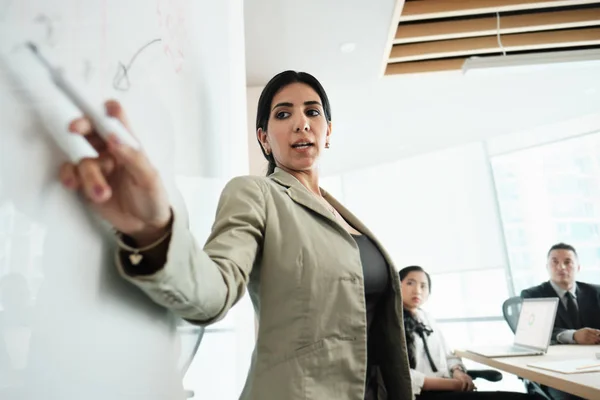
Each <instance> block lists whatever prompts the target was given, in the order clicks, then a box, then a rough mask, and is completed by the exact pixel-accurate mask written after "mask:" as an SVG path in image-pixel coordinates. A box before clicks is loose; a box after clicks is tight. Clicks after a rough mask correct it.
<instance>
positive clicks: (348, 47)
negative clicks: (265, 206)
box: [340, 42, 356, 53]
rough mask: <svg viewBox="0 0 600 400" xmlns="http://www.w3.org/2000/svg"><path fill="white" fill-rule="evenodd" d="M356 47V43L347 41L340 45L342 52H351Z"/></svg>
mask: <svg viewBox="0 0 600 400" xmlns="http://www.w3.org/2000/svg"><path fill="white" fill-rule="evenodd" d="M355 49H356V43H352V42H348V43H344V44H343V45H341V46H340V51H341V52H342V53H352V52H353V51H354V50H355Z"/></svg>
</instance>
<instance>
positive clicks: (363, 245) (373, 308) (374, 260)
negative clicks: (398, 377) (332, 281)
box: [352, 235, 390, 400]
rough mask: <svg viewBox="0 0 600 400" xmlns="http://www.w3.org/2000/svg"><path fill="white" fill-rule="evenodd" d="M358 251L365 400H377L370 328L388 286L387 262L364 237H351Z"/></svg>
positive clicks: (373, 244)
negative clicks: (364, 327)
mask: <svg viewBox="0 0 600 400" xmlns="http://www.w3.org/2000/svg"><path fill="white" fill-rule="evenodd" d="M352 237H353V238H354V240H355V241H356V244H357V245H358V249H359V251H360V261H361V263H362V270H363V277H364V284H365V303H366V306H367V380H366V384H365V386H366V387H365V400H371V399H377V377H376V375H375V371H374V370H373V368H371V367H372V366H374V365H375V363H374V360H373V356H372V354H373V351H371V350H372V349H373V345H374V343H372V342H371V337H372V335H371V334H370V332H371V327H372V325H373V321H374V320H375V318H376V316H377V309H378V307H379V305H380V304H381V300H382V299H383V297H384V295H385V292H386V290H387V288H388V286H389V280H390V277H389V270H388V265H387V262H386V261H385V258H384V257H383V254H381V251H379V249H378V248H377V246H376V245H375V243H373V242H372V241H371V240H370V239H369V238H368V237H367V236H365V235H352Z"/></svg>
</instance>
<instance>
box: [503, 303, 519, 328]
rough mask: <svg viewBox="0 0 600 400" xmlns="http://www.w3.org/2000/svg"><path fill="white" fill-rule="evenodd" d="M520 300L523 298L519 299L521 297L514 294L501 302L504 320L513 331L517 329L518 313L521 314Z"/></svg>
mask: <svg viewBox="0 0 600 400" xmlns="http://www.w3.org/2000/svg"><path fill="white" fill-rule="evenodd" d="M522 302H523V299H521V297H519V296H515V297H510V298H508V299H506V300H505V301H504V303H503V304H502V314H503V315H504V320H505V321H506V323H507V324H508V326H509V327H510V329H511V330H512V331H513V333H515V332H516V331H517V324H518V322H519V315H520V314H521V303H522Z"/></svg>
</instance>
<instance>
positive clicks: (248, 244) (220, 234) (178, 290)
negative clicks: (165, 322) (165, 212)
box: [117, 176, 266, 324]
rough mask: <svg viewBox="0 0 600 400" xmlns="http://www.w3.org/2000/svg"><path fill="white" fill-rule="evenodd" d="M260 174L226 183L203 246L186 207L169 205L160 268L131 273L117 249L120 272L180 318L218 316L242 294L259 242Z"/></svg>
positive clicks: (261, 232) (262, 220)
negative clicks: (170, 220) (167, 234)
mask: <svg viewBox="0 0 600 400" xmlns="http://www.w3.org/2000/svg"><path fill="white" fill-rule="evenodd" d="M259 179H260V178H258V177H251V176H246V177H238V178H234V179H232V180H231V181H230V182H229V183H228V184H227V185H226V186H225V188H224V189H223V191H222V193H221V197H220V200H219V204H218V207H217V213H216V218H215V222H214V224H213V227H212V231H211V233H210V235H209V237H208V239H207V242H206V244H205V246H204V248H203V249H202V248H200V246H199V245H198V244H197V242H196V241H195V239H194V237H193V236H192V233H191V232H190V230H189V228H188V221H187V215H186V212H185V207H174V209H173V228H172V229H173V230H172V234H171V238H170V242H169V249H168V252H167V259H166V263H165V265H164V266H163V267H162V269H160V270H158V271H157V272H155V273H154V274H151V275H131V274H128V273H127V272H125V269H124V268H123V263H124V262H127V257H121V256H120V255H119V254H117V268H118V270H119V272H120V274H121V275H122V276H123V277H124V278H125V279H126V280H127V281H129V282H131V283H132V284H134V285H135V286H137V287H138V288H140V289H141V290H142V291H144V292H145V293H146V294H147V295H148V296H149V297H150V298H151V299H152V300H153V301H155V302H156V303H158V304H160V305H162V306H164V307H166V308H168V309H170V310H172V311H173V312H174V313H176V314H177V315H179V316H181V317H182V318H185V319H187V320H190V321H192V322H195V323H199V324H209V323H212V322H215V321H218V320H220V319H222V318H223V317H224V316H225V315H226V314H227V312H228V311H229V309H230V308H231V307H232V306H233V305H234V304H235V303H236V302H237V301H238V300H239V299H240V298H241V297H242V296H243V294H244V292H245V287H246V284H247V282H248V278H249V275H250V272H251V271H252V267H253V265H254V263H255V260H256V256H257V254H258V252H259V249H260V248H261V247H262V243H263V235H264V227H265V223H266V210H265V196H264V191H263V186H262V185H264V183H263V182H261V181H259ZM118 253H119V252H118ZM126 269H127V271H131V270H132V269H133V270H134V269H135V267H132V266H131V265H129V266H128V268H126Z"/></svg>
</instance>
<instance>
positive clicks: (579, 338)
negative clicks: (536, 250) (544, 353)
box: [521, 243, 600, 344]
mask: <svg viewBox="0 0 600 400" xmlns="http://www.w3.org/2000/svg"><path fill="white" fill-rule="evenodd" d="M546 267H547V268H548V273H549V274H550V281H548V282H544V283H542V284H541V285H538V286H534V287H532V288H529V289H525V290H523V291H522V292H521V297H522V298H524V299H527V298H540V297H558V298H559V299H560V302H559V304H558V309H557V312H556V319H555V320H554V331H553V332H552V341H553V342H554V343H562V344H600V286H598V285H592V284H589V283H584V282H576V280H575V278H576V275H577V273H578V272H579V270H580V269H581V266H580V265H579V259H578V257H577V252H576V251H575V248H573V246H571V245H568V244H565V243H558V244H555V245H554V246H552V247H551V248H550V250H549V251H548V260H547V264H546Z"/></svg>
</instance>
